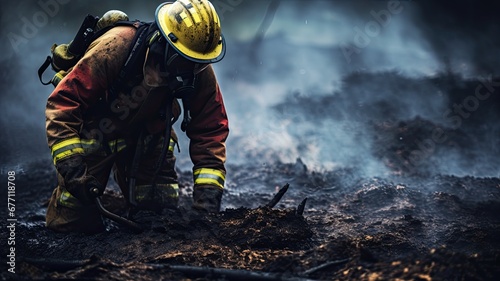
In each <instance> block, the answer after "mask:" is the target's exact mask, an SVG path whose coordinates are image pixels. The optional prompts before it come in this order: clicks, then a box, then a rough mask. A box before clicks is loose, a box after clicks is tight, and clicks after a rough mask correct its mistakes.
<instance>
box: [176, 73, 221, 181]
mask: <svg viewBox="0 0 500 281" xmlns="http://www.w3.org/2000/svg"><path fill="white" fill-rule="evenodd" d="M197 89H198V90H197V93H196V94H195V96H194V97H193V100H192V101H191V104H192V108H191V117H192V120H191V122H190V124H189V125H188V127H187V130H186V132H187V135H188V137H189V139H190V145H189V152H190V156H191V160H192V162H193V179H194V185H195V188H197V187H201V186H205V187H207V186H208V187H214V188H220V189H222V188H224V183H225V176H226V169H225V166H224V163H225V161H226V145H225V142H226V139H227V136H228V134H229V126H228V119H227V114H226V109H225V107H224V102H223V98H222V94H221V91H220V88H219V85H218V84H217V80H216V77H215V74H214V71H213V69H212V67H208V68H207V69H206V70H204V71H203V72H202V73H200V74H199V77H198V84H197Z"/></svg>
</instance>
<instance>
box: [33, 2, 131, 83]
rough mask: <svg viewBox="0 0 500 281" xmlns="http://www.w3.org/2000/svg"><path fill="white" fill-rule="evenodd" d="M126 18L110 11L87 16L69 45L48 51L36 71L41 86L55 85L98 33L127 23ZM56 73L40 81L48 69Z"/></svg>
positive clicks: (121, 13)
mask: <svg viewBox="0 0 500 281" xmlns="http://www.w3.org/2000/svg"><path fill="white" fill-rule="evenodd" d="M127 20H128V16H127V14H125V13H124V12H122V11H118V10H110V11H108V12H106V13H105V14H104V15H103V16H102V17H101V18H99V17H97V16H93V15H90V14H89V15H87V16H86V17H85V19H84V20H83V22H82V24H81V26H80V28H79V29H78V32H77V33H76V35H75V37H74V39H73V40H72V41H71V42H70V43H69V44H60V45H57V44H53V45H52V47H51V49H50V51H51V56H47V58H46V59H45V62H44V63H43V64H42V66H40V68H39V69H38V77H39V78H40V82H41V83H42V84H43V85H49V84H52V85H54V87H55V86H57V84H58V83H59V82H60V81H61V80H62V78H64V76H66V74H67V73H68V72H69V71H70V70H71V68H72V67H73V66H74V65H75V64H76V63H77V62H78V60H79V59H80V58H81V57H82V56H83V54H84V53H85V51H86V50H87V47H88V46H89V45H90V43H91V42H92V40H94V38H95V36H96V35H97V34H98V33H99V32H103V31H105V30H106V29H107V28H108V27H111V26H112V25H114V24H115V23H117V22H119V21H127ZM49 65H50V66H51V67H52V70H54V71H55V72H56V74H55V75H54V77H53V78H52V79H51V80H50V81H48V82H43V81H42V75H43V73H44V72H45V70H46V69H47V68H48V67H49Z"/></svg>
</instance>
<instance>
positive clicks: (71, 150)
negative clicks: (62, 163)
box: [54, 147, 84, 164]
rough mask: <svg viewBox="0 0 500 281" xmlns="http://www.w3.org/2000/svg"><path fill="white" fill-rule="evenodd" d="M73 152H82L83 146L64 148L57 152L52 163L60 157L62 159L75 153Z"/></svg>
mask: <svg viewBox="0 0 500 281" xmlns="http://www.w3.org/2000/svg"><path fill="white" fill-rule="evenodd" d="M75 154H84V151H83V148H81V147H80V148H73V149H70V150H66V151H64V152H61V153H58V154H57V155H56V156H55V157H54V164H56V163H57V161H59V160H61V159H64V158H66V157H69V156H72V155H75Z"/></svg>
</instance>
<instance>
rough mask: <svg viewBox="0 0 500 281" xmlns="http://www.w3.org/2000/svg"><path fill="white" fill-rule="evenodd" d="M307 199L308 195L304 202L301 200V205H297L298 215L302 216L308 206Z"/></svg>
mask: <svg viewBox="0 0 500 281" xmlns="http://www.w3.org/2000/svg"><path fill="white" fill-rule="evenodd" d="M306 201H307V197H306V198H304V200H302V202H300V204H299V206H298V207H297V212H296V214H297V215H299V216H302V214H304V209H305V208H306Z"/></svg>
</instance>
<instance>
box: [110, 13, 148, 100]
mask: <svg viewBox="0 0 500 281" xmlns="http://www.w3.org/2000/svg"><path fill="white" fill-rule="evenodd" d="M131 23H132V25H133V26H135V27H136V28H137V32H136V34H135V37H134V40H133V43H132V45H131V47H130V51H129V54H128V57H127V59H126V60H125V63H124V64H123V66H122V68H121V70H120V72H119V74H118V77H117V78H116V79H115V81H114V82H113V84H112V85H111V87H110V88H109V95H110V96H109V97H108V98H109V99H110V100H113V99H114V98H116V95H117V94H118V93H119V92H120V91H121V90H123V88H124V86H125V85H126V84H127V83H126V82H127V81H130V80H131V79H132V78H133V75H134V74H135V70H136V69H137V63H139V62H140V61H141V58H144V57H145V56H146V49H147V45H148V44H147V42H148V37H149V36H150V35H151V33H152V32H151V29H153V28H155V27H154V25H152V23H151V22H140V21H136V22H124V21H120V22H117V23H116V24H115V26H120V25H122V26H123V25H130V24H131Z"/></svg>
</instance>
